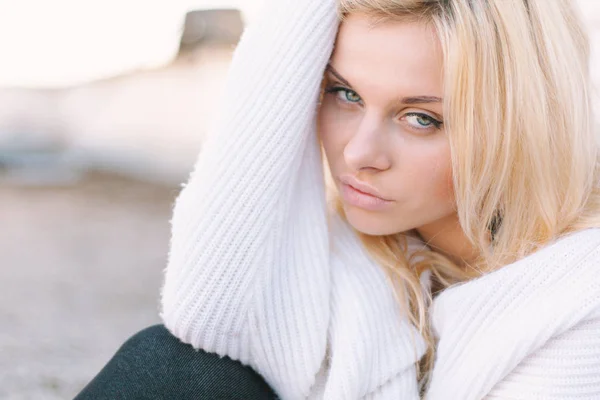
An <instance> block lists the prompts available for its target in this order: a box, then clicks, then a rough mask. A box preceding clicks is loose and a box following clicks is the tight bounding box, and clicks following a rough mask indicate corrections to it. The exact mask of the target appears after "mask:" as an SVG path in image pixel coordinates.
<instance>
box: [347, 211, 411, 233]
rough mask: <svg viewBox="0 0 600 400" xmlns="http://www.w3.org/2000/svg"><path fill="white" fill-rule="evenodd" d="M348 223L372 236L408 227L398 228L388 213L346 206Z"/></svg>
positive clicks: (396, 231)
mask: <svg viewBox="0 0 600 400" xmlns="http://www.w3.org/2000/svg"><path fill="white" fill-rule="evenodd" d="M344 213H345V214H346V219H347V220H348V223H349V224H350V225H351V226H352V227H353V228H354V229H356V230H357V231H359V232H361V233H364V234H365V235H370V236H384V235H393V234H396V233H400V232H404V231H406V230H408V229H398V227H397V226H394V225H393V222H392V221H390V218H389V217H388V216H387V214H385V213H384V214H378V213H374V212H370V211H363V210H360V209H357V208H354V207H346V206H344Z"/></svg>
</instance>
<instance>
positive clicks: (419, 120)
mask: <svg viewBox="0 0 600 400" xmlns="http://www.w3.org/2000/svg"><path fill="white" fill-rule="evenodd" d="M403 118H405V119H406V121H407V122H408V124H409V125H410V126H411V127H412V128H415V129H429V128H432V127H435V128H437V129H439V128H440V127H441V126H442V122H441V121H438V120H437V119H435V118H433V117H430V116H429V115H427V114H422V113H415V112H412V113H407V114H405V115H404V117H403Z"/></svg>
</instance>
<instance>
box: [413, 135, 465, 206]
mask: <svg viewBox="0 0 600 400" xmlns="http://www.w3.org/2000/svg"><path fill="white" fill-rule="evenodd" d="M411 153H412V154H414V155H415V156H413V157H411V158H410V159H408V160H405V161H408V163H403V164H405V168H407V169H410V176H411V177H412V179H411V180H412V186H413V187H414V188H415V192H418V195H417V196H416V197H415V199H417V201H420V202H423V203H430V202H432V201H433V202H435V203H436V204H454V189H453V182H452V160H451V155H450V146H449V144H448V143H447V141H446V140H445V139H444V140H443V141H440V142H438V143H428V144H426V145H423V146H421V148H419V149H414V151H412V152H411Z"/></svg>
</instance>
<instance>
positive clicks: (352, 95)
mask: <svg viewBox="0 0 600 400" xmlns="http://www.w3.org/2000/svg"><path fill="white" fill-rule="evenodd" d="M325 93H334V94H336V95H337V98H338V100H340V101H343V102H346V103H360V101H361V98H360V96H359V95H358V94H357V93H356V92H355V91H353V90H350V89H346V88H344V87H341V86H335V87H329V88H326V89H325Z"/></svg>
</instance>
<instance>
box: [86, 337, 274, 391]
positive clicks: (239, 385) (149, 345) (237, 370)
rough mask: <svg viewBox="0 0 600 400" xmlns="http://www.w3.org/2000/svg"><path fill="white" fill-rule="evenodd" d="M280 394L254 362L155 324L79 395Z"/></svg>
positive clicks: (123, 348)
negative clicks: (214, 350)
mask: <svg viewBox="0 0 600 400" xmlns="http://www.w3.org/2000/svg"><path fill="white" fill-rule="evenodd" d="M276 398H277V397H276V396H275V394H274V392H273V391H272V390H271V388H270V387H269V386H268V385H267V384H266V382H265V381H264V379H263V378H262V377H261V376H260V375H259V374H257V373H256V372H255V371H253V370H252V369H251V368H250V367H248V366H244V365H242V364H241V363H240V362H238V361H235V360H232V359H231V358H229V357H220V356H218V355H217V354H212V353H207V352H204V351H202V350H195V349H194V348H192V346H190V345H188V344H185V343H183V342H181V341H180V340H179V339H178V338H176V337H175V336H173V335H172V334H171V333H170V332H169V331H168V330H167V329H166V328H165V327H164V326H163V325H154V326H151V327H149V328H146V329H144V330H142V331H140V332H138V333H136V334H135V335H133V336H132V337H130V338H129V339H128V340H127V341H126V342H125V343H123V345H122V346H121V347H120V348H119V350H118V351H117V353H116V354H115V355H114V357H113V358H112V359H111V360H110V361H109V363H108V364H107V365H106V366H105V367H104V368H103V369H102V371H100V373H99V374H98V375H97V376H96V377H95V378H94V380H92V382H90V383H89V384H88V385H87V386H86V387H85V388H84V389H83V391H82V392H81V393H80V394H79V395H78V396H77V397H76V400H84V399H148V400H150V399H181V400H185V399H244V400H250V399H276Z"/></svg>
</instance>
